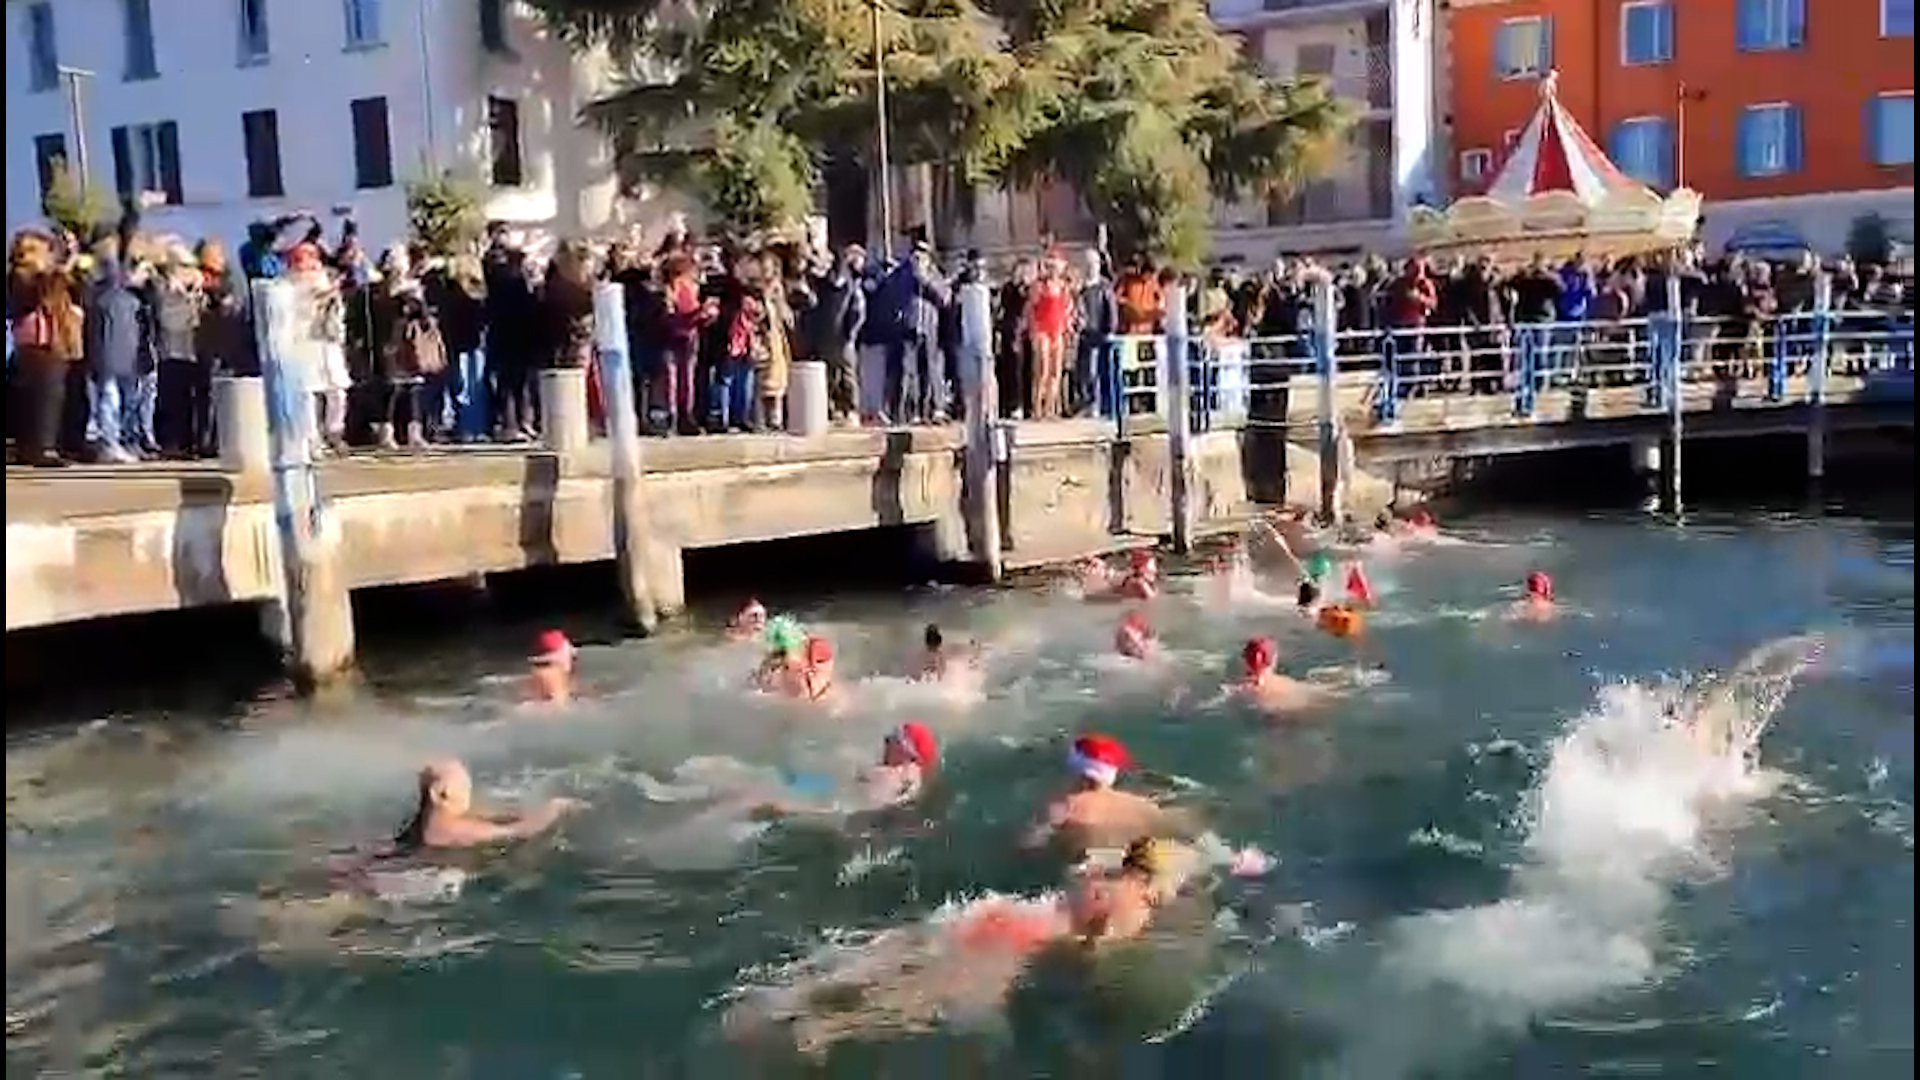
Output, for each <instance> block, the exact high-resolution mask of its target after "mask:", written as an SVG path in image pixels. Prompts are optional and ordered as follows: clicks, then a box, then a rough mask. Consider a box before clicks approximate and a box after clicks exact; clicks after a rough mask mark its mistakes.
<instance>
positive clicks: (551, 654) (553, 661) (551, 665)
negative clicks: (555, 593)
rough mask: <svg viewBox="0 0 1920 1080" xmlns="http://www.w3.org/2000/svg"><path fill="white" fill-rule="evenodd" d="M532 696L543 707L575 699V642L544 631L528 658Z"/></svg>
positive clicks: (557, 632) (528, 673) (565, 636)
mask: <svg viewBox="0 0 1920 1080" xmlns="http://www.w3.org/2000/svg"><path fill="white" fill-rule="evenodd" d="M527 669H528V670H527V682H528V696H529V697H530V698H531V699H532V700H533V701H534V702H535V703H536V704H541V705H565V704H566V703H567V702H569V701H571V700H572V699H573V642H571V641H568V640H567V635H565V634H563V633H561V632H560V631H558V630H543V631H541V632H540V636H539V637H536V638H534V641H533V654H532V655H531V656H528V657H527Z"/></svg>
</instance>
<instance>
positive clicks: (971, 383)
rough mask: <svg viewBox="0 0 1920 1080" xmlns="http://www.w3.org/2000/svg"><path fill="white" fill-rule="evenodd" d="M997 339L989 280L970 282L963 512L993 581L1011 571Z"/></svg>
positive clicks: (965, 313) (963, 316)
mask: <svg viewBox="0 0 1920 1080" xmlns="http://www.w3.org/2000/svg"><path fill="white" fill-rule="evenodd" d="M992 340H993V299H992V296H991V294H990V293H989V292H988V289H987V285H986V283H985V282H983V281H972V282H968V283H967V284H965V285H962V286H960V356H959V361H960V386H961V389H962V392H964V393H966V394H967V399H966V416H967V448H966V458H965V461H966V466H965V472H964V474H963V476H962V483H961V492H962V494H961V500H962V505H961V517H962V519H964V520H965V522H966V529H967V548H968V550H969V553H970V554H971V556H972V559H973V562H974V563H975V565H977V566H980V567H981V568H983V569H984V571H985V572H986V575H987V579H988V580H989V581H998V580H1000V578H1001V576H1002V575H1003V574H1004V573H1005V570H1006V567H1005V554H1004V553H1005V550H1006V534H1005V531H1004V528H1005V527H1004V524H1003V522H1002V521H1001V518H1000V462H1001V458H1002V454H1001V436H1002V434H1003V433H1002V430H1001V427H1000V421H999V417H1000V386H999V380H998V378H997V376H996V375H995V372H994V368H993V356H992V352H991V350H990V349H989V348H988V347H987V343H988V342H990V341H992Z"/></svg>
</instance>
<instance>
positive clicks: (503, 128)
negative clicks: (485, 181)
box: [487, 97, 527, 187]
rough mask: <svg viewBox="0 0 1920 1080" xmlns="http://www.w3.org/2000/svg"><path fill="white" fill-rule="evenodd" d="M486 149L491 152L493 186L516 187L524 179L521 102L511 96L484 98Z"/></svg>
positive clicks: (525, 171) (525, 177)
mask: <svg viewBox="0 0 1920 1080" xmlns="http://www.w3.org/2000/svg"><path fill="white" fill-rule="evenodd" d="M487 138H488V149H489V151H490V152H491V154H492V159H493V160H492V172H491V176H492V179H493V186H494V187H519V186H520V185H521V184H524V183H526V182H527V170H526V165H525V163H524V162H523V161H522V160H521V158H520V103H519V102H517V101H514V100H513V99H512V98H501V97H490V98H488V99H487Z"/></svg>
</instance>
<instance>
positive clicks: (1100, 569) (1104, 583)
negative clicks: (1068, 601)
mask: <svg viewBox="0 0 1920 1080" xmlns="http://www.w3.org/2000/svg"><path fill="white" fill-rule="evenodd" d="M1076 572H1077V573H1078V575H1079V579H1080V595H1082V596H1089V597H1091V596H1104V595H1106V594H1108V593H1110V592H1112V591H1113V589H1114V585H1115V584H1116V582H1115V580H1114V575H1113V568H1112V567H1110V566H1108V565H1107V563H1106V560H1104V559H1101V558H1099V557H1098V556H1088V557H1087V558H1086V559H1085V560H1083V561H1082V562H1081V563H1080V565H1079V567H1078V568H1077V570H1076Z"/></svg>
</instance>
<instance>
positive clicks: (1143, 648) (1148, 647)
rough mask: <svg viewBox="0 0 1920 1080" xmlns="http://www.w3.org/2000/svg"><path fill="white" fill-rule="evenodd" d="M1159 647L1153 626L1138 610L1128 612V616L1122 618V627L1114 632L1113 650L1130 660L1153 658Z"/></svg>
mask: <svg viewBox="0 0 1920 1080" xmlns="http://www.w3.org/2000/svg"><path fill="white" fill-rule="evenodd" d="M1157 647H1158V642H1156V641H1155V640H1154V637H1153V628H1152V627H1150V626H1148V625H1147V617H1146V616H1145V615H1142V614H1141V613H1139V612H1138V611H1129V612H1127V615H1126V618H1124V619H1121V620H1120V628H1119V629H1118V630H1115V631H1114V632H1113V651H1114V652H1116V653H1119V654H1120V655H1121V656H1124V657H1126V658H1127V659H1129V660H1151V659H1153V654H1154V651H1155V649H1156V648H1157Z"/></svg>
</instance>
